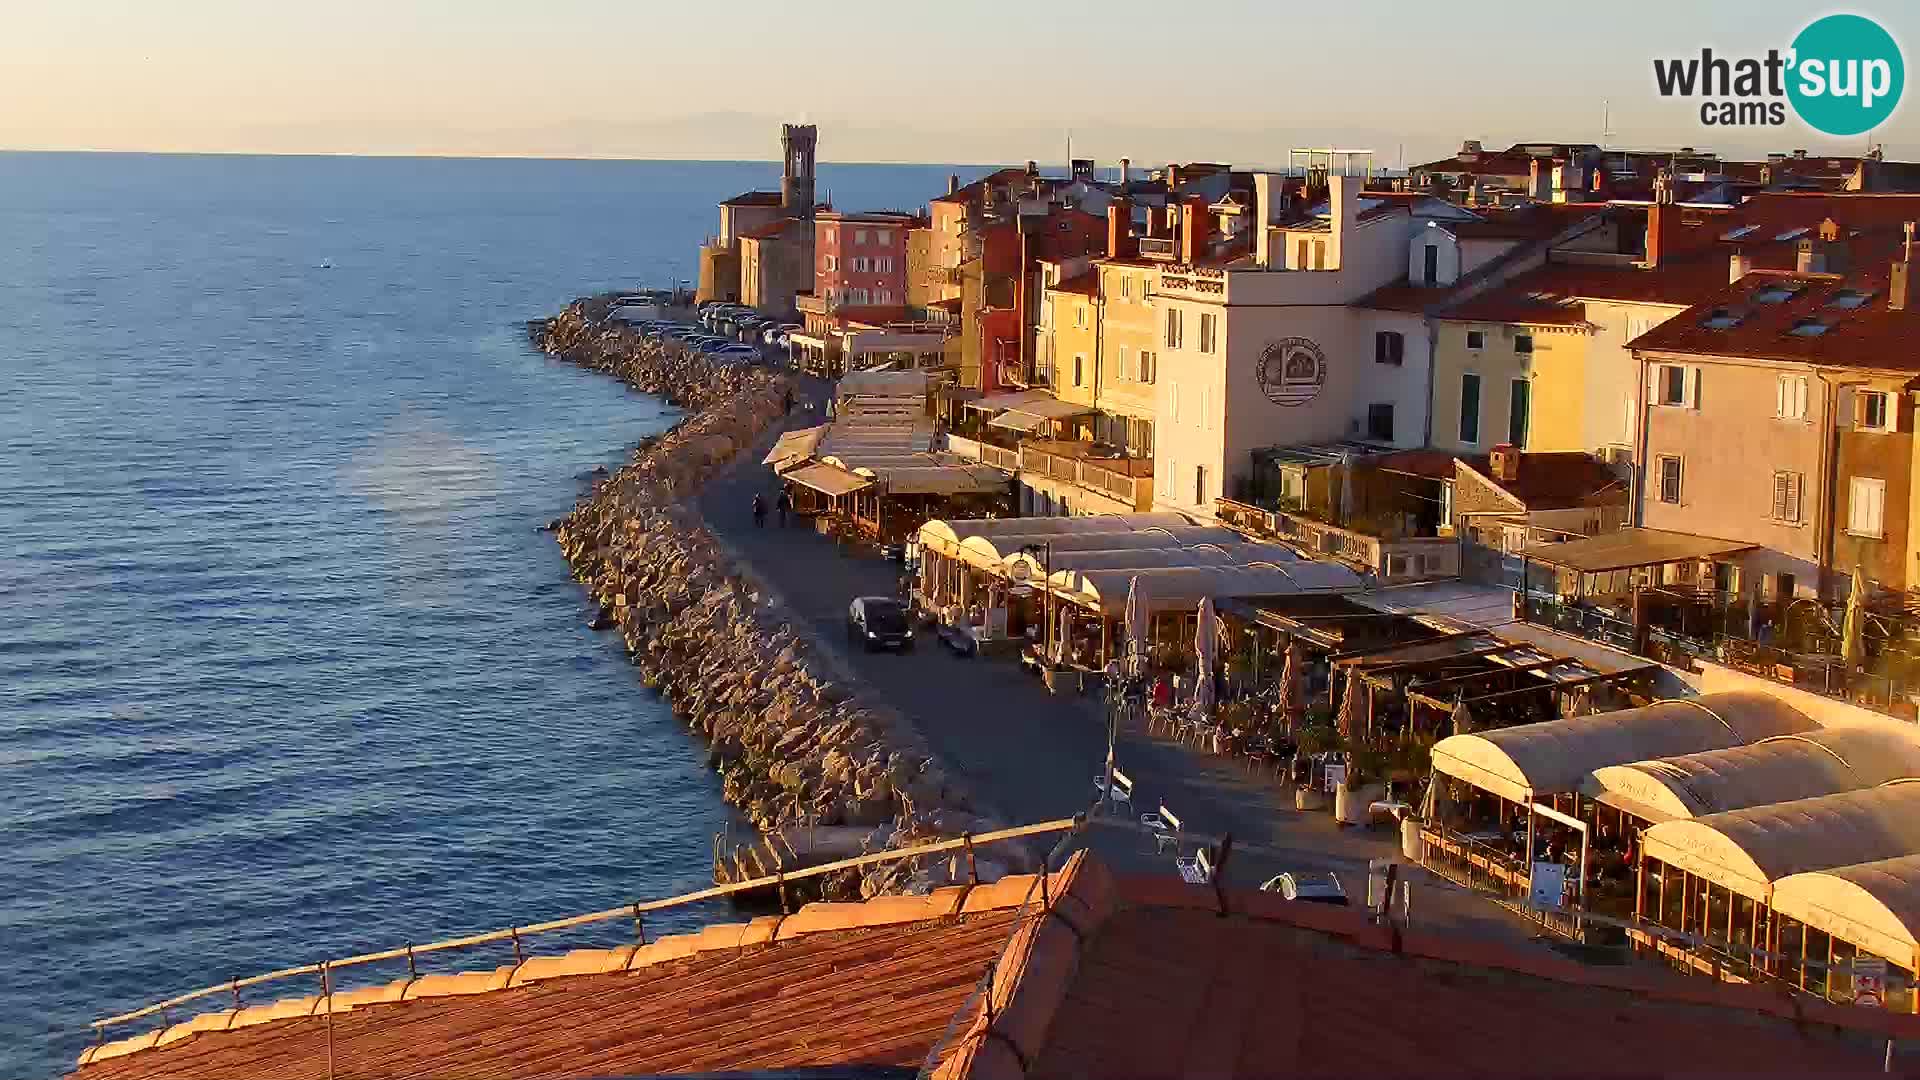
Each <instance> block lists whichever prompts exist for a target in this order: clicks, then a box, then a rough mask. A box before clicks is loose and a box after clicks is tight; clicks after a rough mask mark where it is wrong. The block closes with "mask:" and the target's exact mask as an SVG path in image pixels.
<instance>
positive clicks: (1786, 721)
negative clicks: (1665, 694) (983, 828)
mask: <svg viewBox="0 0 1920 1080" xmlns="http://www.w3.org/2000/svg"><path fill="white" fill-rule="evenodd" d="M1814 727H1815V725H1814V723H1813V721H1812V720H1809V719H1807V717H1805V716H1803V715H1802V714H1801V713H1800V712H1799V711H1798V710H1796V709H1794V708H1792V707H1791V706H1789V705H1787V704H1786V703H1785V702H1783V701H1781V700H1779V699H1778V698H1774V697H1770V696H1768V695H1766V694H1758V693H1750V692H1745V691H1739V692H1733V693H1725V694H1705V695H1702V696H1700V697H1697V698H1681V699H1677V700H1673V701H1657V702H1654V703H1653V704H1652V705H1647V706H1644V707H1642V708H1638V709H1622V710H1620V711H1619V712H1610V713H1596V714H1594V715H1592V716H1580V717H1575V718H1573V719H1569V720H1549V721H1546V722H1544V723H1539V724H1522V725H1520V726H1518V727H1510V728H1502V729H1499V730H1495V731H1483V732H1477V733H1475V734H1472V735H1449V736H1447V737H1446V738H1444V739H1442V740H1440V741H1439V742H1438V743H1435V744H1434V747H1433V767H1434V770H1435V771H1436V772H1440V773H1443V774H1445V775H1447V776H1451V777H1454V778H1455V779H1458V780H1463V781H1465V782H1467V783H1469V784H1472V785H1473V786H1474V787H1477V788H1480V789H1481V790H1483V791H1490V792H1492V793H1493V794H1495V795H1498V796H1500V797H1501V798H1503V799H1508V800H1511V801H1513V802H1520V803H1527V802H1532V801H1533V800H1534V798H1536V797H1537V796H1540V795H1546V794H1552V793H1556V792H1563V791H1574V790H1577V789H1578V788H1579V787H1580V784H1581V781H1583V780H1584V779H1585V778H1586V776H1587V774H1588V773H1591V772H1592V771H1594V770H1595V769H1599V768H1602V767H1604V766H1607V765H1621V764H1625V763H1627V762H1633V761H1644V760H1647V759H1649V758H1658V757H1673V756H1676V755H1680V754H1693V753H1699V752H1701V751H1704V750H1722V749H1725V748H1727V747H1730V746H1740V745H1743V744H1745V743H1750V742H1758V741H1759V740H1761V739H1764V738H1767V737H1769V736H1772V735H1790V734H1794V733H1797V732H1803V731H1810V730H1812V729H1813V728H1814Z"/></svg>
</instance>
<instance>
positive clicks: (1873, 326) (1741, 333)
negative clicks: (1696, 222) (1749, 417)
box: [1628, 243, 1920, 372]
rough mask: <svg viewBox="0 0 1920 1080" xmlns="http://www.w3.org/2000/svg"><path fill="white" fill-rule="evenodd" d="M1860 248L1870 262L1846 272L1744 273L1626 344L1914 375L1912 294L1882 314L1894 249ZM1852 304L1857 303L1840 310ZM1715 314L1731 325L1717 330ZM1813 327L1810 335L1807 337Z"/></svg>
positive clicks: (1916, 322) (1919, 336)
mask: <svg viewBox="0 0 1920 1080" xmlns="http://www.w3.org/2000/svg"><path fill="white" fill-rule="evenodd" d="M1866 250H1867V251H1868V252H1869V256H1868V257H1869V259H1870V261H1868V262H1867V264H1866V265H1865V266H1862V267H1860V268H1859V269H1858V270H1857V271H1854V272H1850V273H1844V274H1818V275H1815V274H1799V273H1792V272H1782V271H1761V272H1757V273H1752V274H1748V275H1747V276H1746V277H1744V278H1741V279H1740V280H1739V281H1737V282H1733V283H1730V284H1728V285H1725V286H1723V287H1722V288H1721V289H1720V290H1719V291H1718V292H1716V293H1714V294H1713V295H1710V296H1708V297H1706V298H1705V299H1703V300H1701V301H1700V303H1698V304H1696V305H1694V306H1693V307H1691V308H1689V309H1687V310H1686V311H1683V312H1681V313H1680V314H1678V315H1676V316H1674V317H1673V318H1671V319H1668V320H1667V321H1666V322H1663V323H1661V324H1660V325H1659V326H1656V327H1654V328H1653V329H1652V330H1650V331H1648V332H1647V333H1645V334H1642V335H1640V336H1639V337H1638V338H1635V339H1634V340H1633V341H1631V342H1629V343H1628V344H1629V346H1630V347H1632V348H1635V349H1641V350H1645V351H1649V352H1672V353H1692V354H1700V355H1713V356H1739V357H1751V358H1755V359H1762V360H1785V361H1799V362H1803V363H1810V364H1825V365H1831V366H1834V367H1845V368H1856V369H1874V370H1883V371H1903V372H1920V352H1916V350H1915V342H1920V308H1916V307H1915V304H1916V303H1917V302H1920V296H1914V295H1912V294H1911V293H1910V294H1909V299H1908V306H1907V308H1906V309H1905V310H1902V311H1894V310H1892V309H1890V308H1889V307H1888V306H1887V279H1888V277H1889V275H1890V271H1891V269H1892V259H1893V257H1894V250H1895V249H1894V247H1893V245H1892V244H1890V243H1889V244H1885V245H1867V246H1866ZM1909 288H1911V286H1909ZM1855 300H1858V301H1859V304H1858V306H1856V307H1847V306H1844V304H1845V303H1847V302H1850V301H1855ZM1836 301H1840V304H1836ZM1716 316H1720V317H1722V318H1723V319H1724V320H1731V321H1732V325H1730V326H1719V325H1717V322H1716ZM1710 322H1715V323H1716V325H1709V323H1710ZM1816 327H1818V328H1821V329H1819V330H1818V332H1817V333H1808V332H1807V331H1808V330H1812V329H1813V328H1816ZM1796 331H1799V332H1796Z"/></svg>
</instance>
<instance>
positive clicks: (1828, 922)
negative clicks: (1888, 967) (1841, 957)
mask: <svg viewBox="0 0 1920 1080" xmlns="http://www.w3.org/2000/svg"><path fill="white" fill-rule="evenodd" d="M1773 910H1775V911H1777V912H1779V913H1780V914H1782V915H1785V916H1786V917H1787V918H1789V919H1798V920H1799V921H1800V922H1802V923H1805V924H1806V925H1808V926H1811V927H1813V928H1814V929H1816V930H1819V931H1822V932H1824V933H1828V934H1832V935H1833V936H1834V937H1836V938H1839V939H1840V940H1842V941H1845V942H1849V943H1851V944H1852V945H1854V946H1855V947H1857V948H1860V949H1864V950H1866V951H1867V952H1870V953H1873V954H1874V955H1875V956H1882V957H1885V958H1886V959H1888V960H1891V961H1893V962H1894V963H1896V964H1899V965H1900V966H1901V967H1904V968H1906V969H1907V970H1909V971H1913V970H1915V963H1916V956H1915V953H1916V951H1920V943H1917V942H1916V936H1920V855H1900V856H1896V857H1894V858H1891V859H1876V860H1874V861H1873V862H1867V863H1855V864H1854V865H1852V866H1838V867H1834V868H1832V869H1830V870H1809V871H1807V872H1805V873H1800V874H1788V875H1787V876H1786V877H1783V878H1781V879H1780V880H1778V881H1776V882H1774V883H1773Z"/></svg>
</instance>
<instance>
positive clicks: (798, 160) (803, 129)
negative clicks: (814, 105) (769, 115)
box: [780, 124, 820, 218]
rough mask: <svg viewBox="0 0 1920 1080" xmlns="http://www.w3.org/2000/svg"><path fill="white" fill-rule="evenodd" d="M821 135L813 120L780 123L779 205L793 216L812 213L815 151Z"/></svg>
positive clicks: (803, 215)
mask: <svg viewBox="0 0 1920 1080" xmlns="http://www.w3.org/2000/svg"><path fill="white" fill-rule="evenodd" d="M819 137H820V134H819V130H818V129H817V128H815V127H814V126H813V125H812V124H782V125H780V162H781V164H780V207H781V209H783V210H785V211H786V212H787V213H788V214H789V215H790V216H793V217H807V218H810V217H812V216H813V152H814V144H815V143H816V142H817V141H818V139H819Z"/></svg>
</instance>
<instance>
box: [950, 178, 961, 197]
mask: <svg viewBox="0 0 1920 1080" xmlns="http://www.w3.org/2000/svg"><path fill="white" fill-rule="evenodd" d="M959 190H960V174H959V173H948V174H947V194H949V195H952V194H954V193H955V192H958V191H959Z"/></svg>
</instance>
